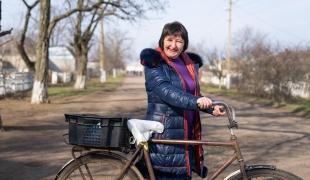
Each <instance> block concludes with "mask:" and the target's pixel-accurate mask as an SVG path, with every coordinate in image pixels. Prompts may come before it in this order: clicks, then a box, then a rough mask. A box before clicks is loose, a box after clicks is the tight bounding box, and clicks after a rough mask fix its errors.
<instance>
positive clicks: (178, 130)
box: [140, 22, 224, 179]
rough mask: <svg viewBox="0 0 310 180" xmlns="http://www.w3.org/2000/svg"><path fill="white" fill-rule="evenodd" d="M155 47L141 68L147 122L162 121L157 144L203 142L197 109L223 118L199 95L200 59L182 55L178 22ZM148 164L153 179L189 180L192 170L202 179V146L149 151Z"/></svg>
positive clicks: (183, 37) (145, 55)
mask: <svg viewBox="0 0 310 180" xmlns="http://www.w3.org/2000/svg"><path fill="white" fill-rule="evenodd" d="M158 45H159V47H158V48H156V49H155V50H154V49H144V50H143V51H142V52H141V54H140V59H141V64H143V65H144V67H145V87H146V92H147V97H148V107H147V116H146V119H150V120H154V121H160V122H162V123H163V124H164V126H165V130H164V132H163V133H162V134H155V135H154V138H160V139H164V138H166V139H201V124H200V116H199V109H208V108H210V109H209V112H210V113H211V114H213V115H215V116H219V115H223V114H224V113H223V112H221V111H220V107H219V106H215V107H214V108H212V109H211V106H212V100H211V99H209V98H207V97H203V96H201V95H200V91H199V83H198V69H199V67H200V66H201V65H202V60H201V58H200V57H199V56H198V55H196V54H193V53H185V50H186V49H187V47H188V34H187V30H186V29H185V27H184V26H183V25H182V24H181V23H179V22H172V23H168V24H166V25H165V26H164V28H163V31H162V34H161V37H160V39H159V42H158ZM150 155H151V161H152V164H153V168H154V171H155V175H156V178H157V179H190V178H191V175H192V170H193V171H195V172H197V173H198V174H199V175H200V176H206V174H207V169H206V168H205V167H204V166H203V149H202V147H201V146H184V145H159V144H157V145H152V146H151V148H150Z"/></svg>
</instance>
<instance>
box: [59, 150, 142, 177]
mask: <svg viewBox="0 0 310 180" xmlns="http://www.w3.org/2000/svg"><path fill="white" fill-rule="evenodd" d="M125 163H126V160H125V159H124V157H122V156H120V155H118V154H114V153H110V152H107V153H103V152H100V153H89V154H86V155H83V156H80V157H78V158H77V159H76V160H73V161H71V162H70V163H69V164H67V165H66V166H65V167H64V168H63V169H62V170H61V171H60V172H59V173H58V174H57V176H56V178H55V180H88V179H90V180H112V179H115V178H116V177H118V175H119V174H120V172H121V170H122V167H124V164H125ZM123 179H124V180H143V179H144V178H143V176H142V175H141V173H140V172H139V170H138V169H137V168H136V167H135V166H131V167H130V169H129V170H128V171H127V173H126V175H125V176H124V178H123Z"/></svg>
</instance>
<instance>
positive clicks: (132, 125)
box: [127, 119, 164, 144]
mask: <svg viewBox="0 0 310 180" xmlns="http://www.w3.org/2000/svg"><path fill="white" fill-rule="evenodd" d="M127 126H128V129H129V130H130V131H131V133H132V135H133V136H134V138H135V141H136V143H137V144H140V143H141V142H147V141H148V140H149V139H150V137H151V136H152V133H153V132H156V133H162V132H163V131H164V125H163V124H162V123H160V122H157V121H150V120H142V119H129V120H128V121H127Z"/></svg>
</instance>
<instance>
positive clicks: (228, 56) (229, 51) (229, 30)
mask: <svg viewBox="0 0 310 180" xmlns="http://www.w3.org/2000/svg"><path fill="white" fill-rule="evenodd" d="M231 14H232V0H228V34H227V50H226V51H227V52H226V55H227V74H226V88H227V89H230V85H231V82H230V79H231Z"/></svg>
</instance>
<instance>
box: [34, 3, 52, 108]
mask: <svg viewBox="0 0 310 180" xmlns="http://www.w3.org/2000/svg"><path fill="white" fill-rule="evenodd" d="M49 21H50V0H41V1H40V29H39V37H38V42H37V47H36V58H37V60H36V67H35V68H36V73H35V79H34V84H33V90H32V97H31V104H41V103H47V102H48V94H47V78H48V47H49V37H48V26H49Z"/></svg>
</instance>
